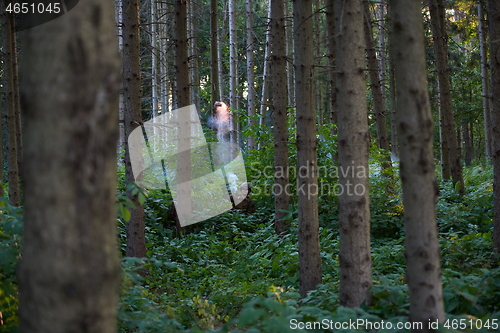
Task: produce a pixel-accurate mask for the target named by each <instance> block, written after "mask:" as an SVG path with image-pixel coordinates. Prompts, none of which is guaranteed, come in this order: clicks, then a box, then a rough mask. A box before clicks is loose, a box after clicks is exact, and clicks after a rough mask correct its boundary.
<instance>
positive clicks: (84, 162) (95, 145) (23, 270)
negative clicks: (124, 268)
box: [18, 0, 121, 333]
mask: <svg viewBox="0 0 500 333" xmlns="http://www.w3.org/2000/svg"><path fill="white" fill-rule="evenodd" d="M96 13H99V15H96ZM55 31H57V38H55V35H54V32H55ZM21 60H22V66H21V70H22V71H23V73H22V91H23V107H24V112H25V113H24V120H25V128H24V129H25V132H24V134H25V136H24V137H25V139H26V140H25V150H24V153H25V155H24V156H25V162H26V163H25V173H24V175H25V179H24V185H25V191H24V193H25V201H24V208H25V210H24V231H23V251H22V260H21V261H20V264H19V271H18V282H19V291H20V293H19V295H20V305H19V318H20V327H19V331H20V332H22V333H32V332H50V333H67V332H74V333H84V332H102V333H115V332H116V323H117V308H118V296H119V292H120V286H121V265H120V261H119V255H118V246H117V242H116V240H117V239H116V215H115V214H116V207H115V203H116V143H117V139H118V123H117V121H118V113H117V112H118V90H119V87H120V59H119V54H118V48H117V39H116V33H115V26H114V19H113V2H110V1H100V0H86V1H82V2H80V3H79V5H78V10H72V11H70V12H69V13H67V14H65V15H62V16H61V17H59V18H58V19H56V20H53V21H50V22H48V23H45V24H43V25H40V26H37V27H36V28H33V29H29V30H27V31H26V32H25V34H24V36H23V58H22V59H21ZM48 82H50V85H49V84H47V83H48Z"/></svg>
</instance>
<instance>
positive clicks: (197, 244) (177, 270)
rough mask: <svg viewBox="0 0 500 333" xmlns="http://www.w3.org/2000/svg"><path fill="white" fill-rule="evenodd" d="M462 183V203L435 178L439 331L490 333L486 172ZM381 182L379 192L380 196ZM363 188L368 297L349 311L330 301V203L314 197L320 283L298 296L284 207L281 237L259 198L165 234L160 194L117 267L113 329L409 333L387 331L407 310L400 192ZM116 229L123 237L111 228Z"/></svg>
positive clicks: (292, 232)
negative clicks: (247, 208) (135, 249)
mask: <svg viewBox="0 0 500 333" xmlns="http://www.w3.org/2000/svg"><path fill="white" fill-rule="evenodd" d="M464 175H465V181H466V186H467V193H466V194H465V195H464V196H460V195H459V194H458V192H457V191H456V189H455V188H453V186H452V185H451V184H450V183H447V182H443V181H441V182H440V196H439V201H438V206H437V214H438V228H439V239H440V245H441V258H442V260H441V262H442V270H443V298H444V303H445V311H446V314H447V318H448V321H447V322H446V323H445V325H444V326H445V327H442V329H441V330H440V331H442V332H500V328H499V327H498V325H497V324H499V323H498V319H499V318H500V269H499V268H493V267H492V263H493V258H492V252H491V249H492V236H491V234H492V233H491V231H492V181H491V180H492V169H491V167H490V166H487V165H476V166H473V167H468V168H467V169H465V171H464ZM388 182H390V183H391V184H392V185H391V186H392V189H391V191H386V190H385V188H386V186H389V183H388ZM370 186H371V190H370V192H371V220H372V254H373V256H372V259H373V288H372V293H373V300H372V304H370V305H369V306H368V305H363V306H362V307H361V308H360V309H348V308H343V307H341V306H340V305H339V303H338V288H339V266H338V253H339V235H338V222H337V220H336V218H337V212H336V208H335V205H336V203H333V205H330V206H326V203H325V201H326V199H325V198H323V200H320V207H322V208H320V239H321V256H322V259H323V260H322V261H323V266H322V272H323V284H322V285H320V286H318V288H317V290H315V291H312V292H310V293H309V295H308V296H307V297H306V298H305V299H302V300H301V299H300V298H299V295H298V228H297V207H296V205H291V207H290V211H289V215H288V221H287V228H288V233H287V234H286V235H284V236H282V237H279V236H277V235H276V234H275V231H274V225H273V214H274V207H273V201H272V198H270V197H268V196H265V195H263V196H260V197H259V196H256V197H255V198H254V200H255V201H256V204H257V212H255V213H253V214H244V213H240V212H237V211H230V212H227V213H224V214H222V215H219V216H217V217H215V218H212V219H211V220H207V221H204V222H202V223H198V224H196V225H194V226H193V227H192V228H191V229H190V232H189V233H187V234H184V235H182V237H176V234H175V231H174V228H173V225H168V224H167V225H165V219H164V216H163V214H164V210H165V209H166V207H168V202H167V201H166V200H165V198H164V196H165V195H164V194H162V193H161V192H160V191H159V192H150V193H149V197H148V199H147V200H146V215H147V247H148V259H147V260H144V261H143V260H138V259H131V258H125V259H124V266H125V268H126V269H125V272H126V279H125V282H124V286H123V294H122V298H121V307H120V328H121V331H122V332H175V331H190V332H203V331H205V332H211V331H212V330H216V331H218V332H229V331H230V332H242V331H244V332H288V331H290V332H291V331H293V332H297V331H298V332H300V331H302V332H306V331H307V332H331V331H332V330H331V327H335V325H341V324H342V323H345V322H349V320H351V322H352V321H355V320H358V319H363V320H366V321H370V322H372V323H379V324H380V323H381V322H382V321H384V322H385V323H386V326H385V327H384V329H381V328H382V326H379V329H372V330H369V329H363V328H362V327H361V328H360V327H356V329H352V327H347V328H346V329H341V330H335V332H337V331H338V332H409V330H404V329H403V330H402V329H396V328H395V327H396V324H397V323H398V322H401V323H404V322H407V321H408V312H409V299H408V289H407V286H406V284H405V256H404V225H403V224H404V221H403V208H402V201H401V191H400V185H399V184H398V181H394V180H387V178H384V177H383V176H381V175H380V174H379V175H375V176H372V177H371V185H370ZM120 232H121V235H122V240H124V239H123V234H124V232H125V230H124V227H123V225H122V226H121V227H120ZM122 244H123V243H122ZM138 261H140V262H141V263H142V264H143V265H144V266H145V267H146V268H147V269H148V274H147V275H146V276H145V277H144V278H142V277H141V276H139V275H138V274H136V271H137V268H136V266H135V264H136V263H137V262H138ZM494 319H496V320H494ZM323 320H327V322H328V323H329V324H328V325H330V326H322V327H321V328H320V329H318V330H314V329H307V327H305V330H300V329H299V328H300V327H299V326H298V325H297V323H299V322H323ZM387 322H390V323H391V324H390V325H392V326H393V327H392V329H389V328H388V327H389V326H387V325H388V324H387ZM294 323H295V324H294ZM324 323H326V322H324ZM332 325H333V326H332ZM167 327H168V329H167ZM460 328H462V329H460ZM464 328H465V329H464ZM455 329H459V330H455Z"/></svg>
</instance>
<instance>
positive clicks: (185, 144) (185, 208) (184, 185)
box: [175, 0, 193, 230]
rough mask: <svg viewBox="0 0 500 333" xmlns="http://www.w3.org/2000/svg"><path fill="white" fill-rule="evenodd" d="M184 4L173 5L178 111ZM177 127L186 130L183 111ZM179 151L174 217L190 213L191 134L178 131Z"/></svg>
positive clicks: (184, 76)
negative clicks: (180, 199) (180, 200)
mask: <svg viewBox="0 0 500 333" xmlns="http://www.w3.org/2000/svg"><path fill="white" fill-rule="evenodd" d="M187 6H188V4H187V1H186V0H176V1H175V45H176V48H175V51H176V55H175V67H176V75H175V77H176V82H177V94H176V95H177V100H178V102H179V104H178V107H179V108H183V107H186V106H188V105H189V103H190V96H191V94H190V84H189V66H188V63H189V56H188V35H187ZM178 121H179V126H181V127H182V128H184V129H190V128H191V125H189V123H190V122H191V118H190V112H189V109H187V110H186V111H185V112H179V120H178ZM178 143H179V150H178V151H185V152H188V153H187V154H179V158H178V163H177V175H178V183H177V196H178V197H180V198H183V199H182V202H177V205H176V206H175V208H176V211H177V214H178V216H184V215H191V214H192V212H193V208H192V201H191V191H192V188H191V175H192V166H191V154H189V152H190V149H191V133H190V132H189V131H179V133H178ZM177 229H178V230H180V229H181V226H180V224H177Z"/></svg>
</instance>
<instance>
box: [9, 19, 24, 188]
mask: <svg viewBox="0 0 500 333" xmlns="http://www.w3.org/2000/svg"><path fill="white" fill-rule="evenodd" d="M9 23H10V24H9V29H10V32H9V34H11V36H12V39H11V42H12V46H11V52H12V74H13V82H14V110H15V122H16V151H17V168H18V170H19V178H20V179H21V180H22V178H23V136H22V121H21V100H20V94H19V64H18V56H17V41H16V30H15V20H9Z"/></svg>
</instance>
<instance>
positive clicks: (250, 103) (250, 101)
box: [246, 0, 255, 149]
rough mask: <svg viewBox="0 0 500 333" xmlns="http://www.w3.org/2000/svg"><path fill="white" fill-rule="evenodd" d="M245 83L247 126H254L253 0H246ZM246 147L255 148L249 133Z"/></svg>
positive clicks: (252, 137)
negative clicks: (246, 87) (246, 92)
mask: <svg viewBox="0 0 500 333" xmlns="http://www.w3.org/2000/svg"><path fill="white" fill-rule="evenodd" d="M246 11H247V83H248V97H247V110H248V111H247V114H248V117H249V119H248V127H250V128H252V127H254V126H255V73H254V57H253V50H254V45H253V1H252V0H247V2H246ZM248 149H255V137H254V136H253V135H250V136H249V137H248Z"/></svg>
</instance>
